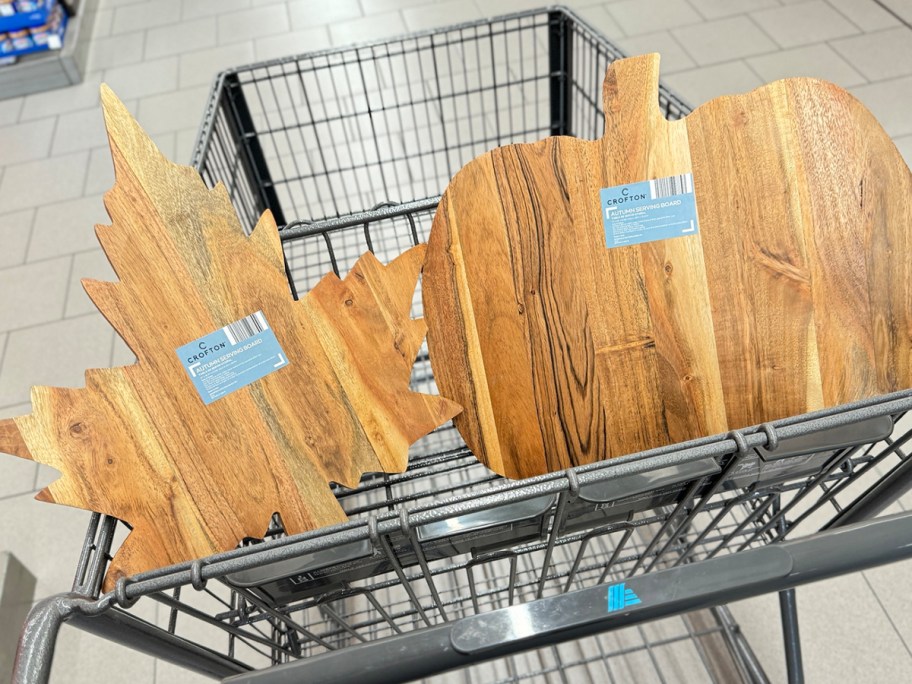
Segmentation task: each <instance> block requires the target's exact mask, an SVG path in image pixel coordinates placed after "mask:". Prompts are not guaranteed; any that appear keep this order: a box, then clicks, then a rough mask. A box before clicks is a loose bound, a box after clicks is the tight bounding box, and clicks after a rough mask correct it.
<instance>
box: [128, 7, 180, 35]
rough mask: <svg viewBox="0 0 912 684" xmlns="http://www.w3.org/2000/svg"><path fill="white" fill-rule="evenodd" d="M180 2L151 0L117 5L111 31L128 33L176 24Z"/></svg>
mask: <svg viewBox="0 0 912 684" xmlns="http://www.w3.org/2000/svg"><path fill="white" fill-rule="evenodd" d="M181 4H182V3H181V1H180V0H152V1H150V2H138V3H135V4H131V5H127V6H125V7H118V8H117V9H116V10H115V11H114V25H113V26H112V27H111V32H112V33H114V34H118V33H129V32H131V31H143V30H146V29H149V28H153V27H155V26H167V25H168V24H176V23H178V22H179V21H180V19H181Z"/></svg>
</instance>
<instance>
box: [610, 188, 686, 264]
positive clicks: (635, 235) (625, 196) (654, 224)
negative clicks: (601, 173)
mask: <svg viewBox="0 0 912 684" xmlns="http://www.w3.org/2000/svg"><path fill="white" fill-rule="evenodd" d="M601 195H602V219H603V220H604V221H605V242H606V243H607V245H608V247H622V246H625V245H638V244H640V243H641V242H653V241H654V240H667V239H668V238H675V237H683V236H685V235H696V234H697V233H698V232H699V225H698V223H697V202H696V199H695V198H694V190H693V174H690V173H684V174H681V175H679V176H669V177H667V178H656V179H655V180H649V181H643V182H641V183H630V184H629V185H616V186H614V187H613V188H602V193H601Z"/></svg>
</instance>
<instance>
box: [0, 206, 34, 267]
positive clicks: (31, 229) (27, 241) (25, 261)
mask: <svg viewBox="0 0 912 684" xmlns="http://www.w3.org/2000/svg"><path fill="white" fill-rule="evenodd" d="M26 211H31V212H32V217H31V219H29V227H28V237H27V238H26V239H25V253H24V254H23V255H22V259H23V261H22V263H20V264H18V266H25V265H27V264H28V263H29V259H28V255H29V252H30V251H31V249H32V238H33V237H34V236H35V223H37V221H38V210H37V209H36V208H35V207H32V208H31V209H28V210H26ZM10 268H16V266H11V267H10ZM3 270H6V269H3Z"/></svg>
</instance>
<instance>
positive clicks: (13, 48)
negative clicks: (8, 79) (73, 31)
mask: <svg viewBox="0 0 912 684" xmlns="http://www.w3.org/2000/svg"><path fill="white" fill-rule="evenodd" d="M66 24H67V15H66V12H64V11H63V9H62V7H61V6H60V5H55V6H54V8H53V10H52V12H51V16H50V18H49V19H48V21H47V23H46V24H43V25H40V26H35V27H33V28H31V29H22V30H19V31H11V32H8V33H6V34H0V35H3V36H4V38H2V39H0V59H4V60H5V59H8V58H10V57H20V56H22V55H28V54H31V53H33V52H42V51H44V50H59V49H60V48H61V47H63V36H64V33H65V32H66ZM0 65H2V63H0Z"/></svg>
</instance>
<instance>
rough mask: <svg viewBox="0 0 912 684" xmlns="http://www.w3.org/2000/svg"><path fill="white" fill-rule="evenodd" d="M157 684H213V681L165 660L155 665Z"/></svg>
mask: <svg viewBox="0 0 912 684" xmlns="http://www.w3.org/2000/svg"><path fill="white" fill-rule="evenodd" d="M155 682H156V684H172V683H173V684H178V682H180V684H212V679H210V678H209V677H204V676H203V675H201V674H197V673H195V672H191V671H190V670H187V669H184V668H182V667H178V666H177V665H173V664H171V663H169V662H167V661H164V660H158V661H156V663H155Z"/></svg>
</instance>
